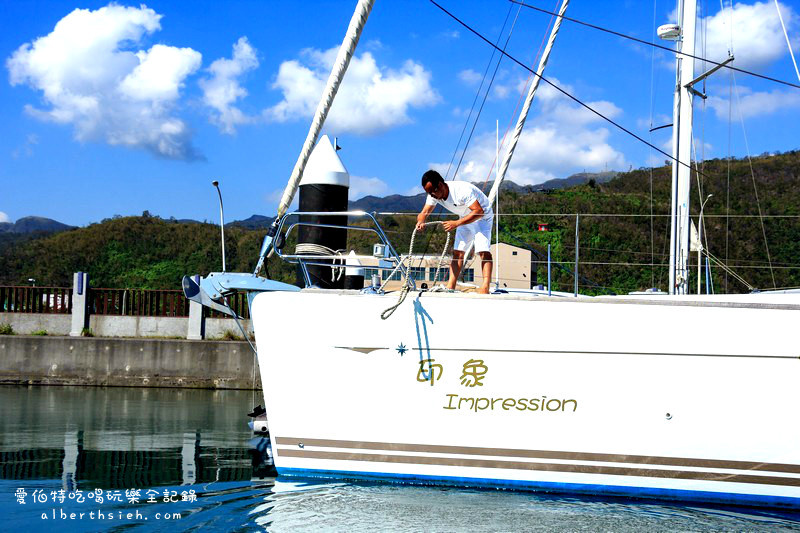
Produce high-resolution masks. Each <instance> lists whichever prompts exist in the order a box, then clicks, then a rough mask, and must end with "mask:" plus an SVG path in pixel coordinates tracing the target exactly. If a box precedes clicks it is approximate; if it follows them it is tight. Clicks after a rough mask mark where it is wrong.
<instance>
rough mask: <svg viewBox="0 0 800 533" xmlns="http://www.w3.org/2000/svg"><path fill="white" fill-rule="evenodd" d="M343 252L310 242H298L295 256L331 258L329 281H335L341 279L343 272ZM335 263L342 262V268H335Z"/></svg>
mask: <svg viewBox="0 0 800 533" xmlns="http://www.w3.org/2000/svg"><path fill="white" fill-rule="evenodd" d="M344 253H345V250H334V249H333V248H328V247H327V246H323V245H322V244H314V243H311V242H300V243H297V246H296V247H295V254H297V255H306V254H307V255H314V256H331V258H332V262H331V281H337V280H339V279H341V278H342V275H343V274H344V271H345V259H346V257H345V255H344ZM337 261H341V262H342V266H340V267H338V266H335V265H336V262H337Z"/></svg>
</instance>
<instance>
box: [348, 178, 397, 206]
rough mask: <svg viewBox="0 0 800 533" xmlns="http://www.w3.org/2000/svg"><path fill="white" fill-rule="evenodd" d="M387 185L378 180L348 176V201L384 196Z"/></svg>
mask: <svg viewBox="0 0 800 533" xmlns="http://www.w3.org/2000/svg"><path fill="white" fill-rule="evenodd" d="M387 194H389V185H388V184H387V183H386V182H385V181H383V180H381V179H380V178H363V177H361V176H350V191H349V196H350V200H358V199H359V198H363V197H364V196H386V195H387Z"/></svg>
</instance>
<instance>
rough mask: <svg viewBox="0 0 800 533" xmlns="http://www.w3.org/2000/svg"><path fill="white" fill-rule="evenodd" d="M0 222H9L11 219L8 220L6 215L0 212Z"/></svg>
mask: <svg viewBox="0 0 800 533" xmlns="http://www.w3.org/2000/svg"><path fill="white" fill-rule="evenodd" d="M0 222H11V219H10V218H8V215H6V214H5V213H3V212H2V211H0Z"/></svg>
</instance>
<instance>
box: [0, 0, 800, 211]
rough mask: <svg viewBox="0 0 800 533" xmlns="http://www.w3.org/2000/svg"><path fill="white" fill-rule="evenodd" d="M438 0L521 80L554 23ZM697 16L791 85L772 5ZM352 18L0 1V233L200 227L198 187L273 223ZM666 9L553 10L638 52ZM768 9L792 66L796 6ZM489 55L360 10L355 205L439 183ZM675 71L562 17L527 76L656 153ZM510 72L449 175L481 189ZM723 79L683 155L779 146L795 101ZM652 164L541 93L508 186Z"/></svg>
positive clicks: (413, 18)
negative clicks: (146, 215)
mask: <svg viewBox="0 0 800 533" xmlns="http://www.w3.org/2000/svg"><path fill="white" fill-rule="evenodd" d="M442 3H443V4H444V5H445V6H446V7H447V8H448V9H450V10H451V11H453V12H454V13H455V14H456V15H458V16H459V17H461V18H462V19H463V20H464V21H465V22H468V23H469V24H471V25H472V26H473V27H475V28H476V29H477V30H478V31H480V32H482V33H483V34H485V35H486V36H487V37H488V38H490V39H492V40H494V39H496V38H497V36H498V34H499V32H500V29H501V27H502V26H503V22H504V20H505V19H506V16H507V15H508V14H509V12H510V20H513V19H514V18H515V17H516V23H515V25H514V30H513V34H512V36H511V40H510V43H509V46H508V51H509V53H511V54H512V55H513V56H515V57H516V58H518V59H520V60H522V61H523V62H525V63H527V64H531V63H533V61H534V58H535V57H536V54H537V51H538V49H539V46H540V43H541V42H542V40H543V38H544V37H545V35H546V32H547V25H548V23H549V21H550V17H549V16H547V15H543V14H541V13H537V12H535V11H532V10H529V9H526V8H521V9H519V13H518V15H517V11H518V7H517V6H512V5H511V4H509V3H508V2H506V1H504V0H484V1H459V2H454V1H443V2H442ZM531 3H533V4H534V5H537V6H539V7H542V8H545V9H551V10H554V9H555V8H556V7H557V2H556V1H555V0H541V1H540V0H531ZM700 4H701V6H700V8H701V17H702V21H703V22H704V23H703V24H702V25H701V26H702V27H705V28H706V31H705V34H704V35H705V42H706V45H705V51H704V52H703V51H702V49H698V53H699V54H703V53H705V54H706V55H707V56H708V57H709V58H711V59H717V60H721V59H723V58H724V57H725V55H726V50H727V48H728V46H729V42H730V38H731V35H733V49H734V54H735V55H736V61H735V64H736V65H738V66H739V67H740V68H746V69H751V70H754V71H757V72H759V73H764V74H767V75H771V76H774V77H777V78H780V79H784V80H788V81H792V82H794V83H798V80H797V75H796V74H795V71H794V67H793V66H792V62H791V58H790V56H789V53H788V47H787V45H786V41H785V38H784V36H783V33H782V31H781V30H780V25H779V22H778V18H777V13H776V9H775V5H774V0H769V1H765V2H753V1H745V2H742V3H734V5H733V9H732V10H731V9H730V8H729V7H728V8H727V9H726V10H724V11H722V12H721V11H720V4H719V3H715V2H706V3H703V2H700ZM724 4H725V6H729V5H730V3H729V2H728V1H727V0H725V1H724ZM354 5H355V0H347V1H314V0H310V1H307V2H259V1H251V2H245V1H238V2H237V1H231V2H225V3H220V2H203V1H200V2H178V1H161V0H157V1H152V2H147V3H146V5H145V4H143V5H140V4H138V3H136V4H132V3H131V4H129V3H122V2H121V3H117V4H108V3H106V2H96V1H85V2H83V3H80V4H78V3H75V2H74V0H73V1H58V0H52V1H47V2H37V1H20V0H15V1H13V2H11V1H7V2H3V3H2V4H0V29H2V31H0V54H2V57H3V76H2V81H1V82H0V114H1V115H2V120H3V133H4V134H3V135H2V136H0V185H1V186H0V220H10V221H14V220H16V219H18V218H20V217H23V216H27V215H39V216H46V217H50V218H54V219H56V220H59V221H62V222H65V223H68V224H73V225H85V224H88V223H91V222H96V221H99V220H101V219H103V218H106V217H111V216H113V215H115V214H119V215H131V214H140V213H141V212H142V211H144V210H149V211H150V212H151V213H153V214H156V215H159V216H162V217H170V216H175V217H177V218H194V219H199V220H203V219H208V220H215V219H216V213H217V211H216V209H217V208H216V194H215V192H214V190H213V188H212V187H211V185H210V183H211V181H212V180H214V179H218V180H219V181H220V183H221V187H222V190H223V194H224V196H225V206H226V218H227V219H228V220H234V219H242V218H246V217H248V216H250V215H252V214H254V213H259V214H264V215H273V214H274V212H275V210H276V207H277V201H278V198H279V195H280V192H281V191H282V189H283V187H284V185H285V183H286V181H287V179H288V177H289V174H290V173H291V170H292V167H293V165H294V162H295V161H296V159H297V154H298V153H299V150H300V148H301V146H302V143H303V141H304V139H305V136H306V132H307V130H308V125H309V123H310V116H311V113H312V112H313V109H314V108H315V107H316V103H317V100H318V97H319V93H320V92H321V87H322V84H323V83H324V81H325V79H327V74H328V69H329V65H330V63H331V62H332V60H333V57H334V56H335V50H334V48H335V47H338V45H339V44H340V43H341V40H342V37H343V36H344V32H345V29H346V27H347V23H348V22H349V19H350V16H351V14H352V9H353V7H354ZM654 8H655V13H654ZM674 8H675V3H674V1H669V2H660V1H657V2H656V3H655V6H654V5H653V3H648V2H634V1H619V2H616V1H611V2H595V1H592V2H587V1H583V2H581V1H578V0H576V1H573V3H572V4H571V5H570V8H569V10H568V12H567V14H568V15H569V16H572V17H575V18H578V19H581V20H585V21H587V22H591V23H593V24H597V25H601V26H605V27H609V28H613V29H616V30H618V31H621V32H623V33H626V34H629V35H632V36H636V37H639V38H641V39H645V40H648V41H649V40H650V39H651V38H652V35H653V31H654V28H653V26H654V24H653V21H654V19H655V25H656V26H657V25H660V24H663V23H666V22H669V21H670V16H671V13H672V12H673V11H674ZM781 8H782V13H783V16H784V21H785V22H786V25H787V29H788V32H789V37H790V39H791V40H792V42H793V48H794V49H795V51H800V2H797V1H788V0H782V1H781ZM703 9H706V10H707V11H702V10H703ZM731 26H733V31H732V32H731V31H730V30H731ZM506 31H507V30H506ZM491 53H492V50H491V49H490V48H489V47H488V46H487V45H486V44H484V43H482V42H481V41H480V40H478V39H477V38H476V37H475V36H473V35H471V34H470V33H469V32H468V31H466V30H465V29H464V28H462V27H461V26H460V25H458V24H457V23H456V22H455V21H453V20H452V19H450V18H449V17H447V16H446V15H444V14H443V13H442V12H441V11H439V10H438V9H437V8H436V7H435V6H434V5H433V4H431V3H429V2H424V1H417V0H408V1H391V2H387V1H381V0H378V1H377V2H376V5H375V7H374V9H373V12H372V15H371V17H370V19H369V21H368V23H367V26H366V29H365V32H364V34H363V36H362V39H361V43H360V45H359V48H358V50H357V53H356V57H355V59H354V61H353V63H352V64H351V69H350V72H349V73H348V76H347V78H346V79H345V83H344V85H343V87H342V90H341V91H340V94H339V97H338V98H337V101H336V103H335V104H334V109H333V111H332V112H331V116H330V119H329V122H328V124H327V126H326V128H325V130H324V132H325V133H328V134H330V135H331V136H338V137H339V144H340V145H341V146H342V147H343V150H342V151H341V152H340V157H341V158H342V160H343V162H344V164H345V166H346V167H347V168H348V170H349V172H350V174H351V176H352V190H351V193H352V194H351V199H355V198H357V197H360V196H363V195H365V194H376V195H380V196H383V195H387V194H391V193H400V194H406V193H409V192H411V191H415V190H417V189H418V183H419V176H420V175H421V174H422V172H424V171H425V170H426V169H428V168H430V167H434V168H439V169H442V170H446V169H447V166H448V163H449V162H450V160H451V158H452V157H453V153H454V150H455V148H456V143H457V142H458V140H459V136H460V134H461V131H462V128H463V127H464V123H465V118H466V113H467V112H468V110H469V108H470V106H471V104H472V101H473V98H474V97H475V93H476V90H477V87H478V84H479V83H480V78H481V76H482V74H483V72H484V70H485V69H486V66H487V64H488V62H489V59H490V56H491ZM492 68H493V67H492ZM673 69H674V60H673V58H672V55H671V54H669V53H667V52H663V51H656V52H655V54H653V52H652V50H651V49H650V47H647V46H643V45H639V44H636V43H632V42H630V41H625V40H622V39H620V38H618V37H615V36H611V35H607V34H602V33H598V32H596V31H595V30H591V29H588V28H584V27H580V26H577V25H575V24H573V23H569V22H565V23H564V25H563V26H562V31H561V33H560V35H559V37H558V41H557V43H556V46H555V49H554V51H553V54H552V56H551V60H550V63H549V65H548V69H547V71H546V72H545V76H546V77H548V78H549V79H552V80H553V81H555V82H556V83H558V84H559V85H560V86H562V87H564V88H565V89H567V90H568V91H570V92H571V93H572V94H574V95H575V96H577V97H578V98H580V99H582V100H584V101H586V102H590V103H591V105H593V106H594V107H596V108H598V109H599V110H601V111H603V112H604V113H607V114H609V115H610V116H613V118H614V119H615V120H616V121H618V122H620V123H621V124H623V125H625V126H626V127H628V128H629V129H631V130H633V131H635V132H636V133H637V134H640V135H641V136H643V137H645V138H647V139H651V140H652V142H653V143H654V144H656V145H657V146H659V147H662V148H664V149H666V150H667V151H669V149H668V142H669V136H670V133H669V130H662V131H660V132H657V133H655V134H653V135H652V137H651V136H650V134H648V132H647V130H648V128H649V125H650V121H651V116H652V117H653V118H652V121H653V124H654V125H660V124H663V123H667V122H669V121H671V119H670V116H671V106H672V86H673V84H674V73H673ZM490 72H491V71H490ZM527 78H528V75H527V72H525V71H524V70H522V69H521V68H520V67H518V66H516V65H514V64H512V63H511V62H510V61H507V60H506V61H503V62H502V63H501V65H500V68H499V70H498V75H497V78H496V80H495V83H494V85H493V87H492V90H491V92H490V95H489V98H488V100H487V102H486V106H485V108H484V110H483V113H482V115H481V118H480V121H479V123H478V125H477V127H476V129H475V134H474V136H473V139H472V142H471V144H470V149H469V150H468V151H467V154H466V156H465V158H464V163H463V164H462V167H461V171H460V173H459V176H460V178H461V179H469V180H472V181H483V180H484V179H486V177H487V175H488V174H489V172H490V168H491V166H492V164H493V157H494V149H495V124H496V121H499V123H500V135H501V137H502V135H503V133H504V131H505V130H506V127H507V126H508V124H509V123H511V124H513V121H514V120H516V116H515V115H514V110H515V107H516V105H517V102H518V100H519V97H520V94H521V92H522V91H524V90H525V82H526V80H527ZM732 83H733V80H732V78H731V76H730V74H729V73H727V72H723V73H720V74H717V75H716V76H715V77H714V79H713V80H711V81H710V82H709V84H708V87H707V92H708V94H709V99H708V100H707V101H706V102H705V104H696V105H695V117H696V135H695V136H696V150H697V152H698V156H704V157H706V158H711V157H725V156H726V155H727V154H728V153H729V146H728V138H729V137H730V139H731V141H730V153H732V154H733V155H736V156H743V155H745V153H746V144H745V136H744V133H743V128H742V124H741V122H742V121H743V122H744V125H745V128H744V131H745V132H746V136H747V137H746V139H747V145H749V151H750V153H752V154H760V153H763V152H767V151H769V152H774V151H785V150H791V149H797V148H798V141H797V139H798V136H797V133H798V126H797V124H798V123H800V121H799V120H798V119H800V90H798V89H793V88H790V87H785V86H780V85H776V84H773V83H769V82H765V81H763V80H758V79H755V78H752V77H748V76H745V75H741V74H737V75H736V78H735V84H736V88H735V89H732ZM651 86H652V87H653V88H654V89H653V90H652V91H651ZM729 95H733V97H732V98H730V100H732V102H733V103H732V104H730V105H729ZM651 102H652V105H651ZM729 113H730V114H731V115H732V116H733V118H734V121H733V122H732V123H729V122H728V115H729ZM740 117H741V120H740ZM457 159H458V157H457V158H456V160H457ZM663 160H664V157H663V156H661V155H660V154H657V153H653V152H652V150H650V149H649V148H648V147H646V146H644V145H642V144H641V143H639V142H638V141H636V140H634V139H631V138H630V137H628V136H627V135H625V134H624V133H622V132H619V131H618V130H616V129H615V128H614V127H613V126H611V125H609V124H606V123H604V122H602V121H600V120H597V119H596V118H595V117H593V116H591V115H589V114H587V113H585V112H583V111H581V110H579V109H578V108H576V107H575V105H574V104H572V103H570V102H568V101H566V100H564V99H563V98H561V97H559V96H558V95H557V94H556V93H555V91H553V90H552V89H550V90H548V88H547V87H546V86H541V87H540V93H539V95H538V96H537V102H536V103H535V105H534V110H533V112H532V114H531V116H530V117H529V119H528V123H527V125H526V131H525V134H524V136H523V139H522V140H521V142H520V146H519V148H518V151H517V155H516V156H515V160H514V162H512V166H511V169H510V171H509V175H508V178H509V179H512V180H514V181H516V182H518V183H537V182H541V181H544V180H546V179H550V178H553V177H566V176H568V175H570V174H572V173H574V172H579V171H583V170H586V171H600V170H604V169H615V170H627V169H628V168H630V167H634V168H636V167H641V166H648V165H650V164H654V163H655V164H660V163H661V162H663ZM451 174H452V171H451Z"/></svg>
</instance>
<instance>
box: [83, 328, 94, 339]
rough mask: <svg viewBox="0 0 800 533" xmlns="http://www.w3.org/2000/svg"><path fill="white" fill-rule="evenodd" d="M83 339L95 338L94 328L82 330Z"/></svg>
mask: <svg viewBox="0 0 800 533" xmlns="http://www.w3.org/2000/svg"><path fill="white" fill-rule="evenodd" d="M81 337H94V332H93V331H92V328H83V329H82V330H81Z"/></svg>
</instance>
